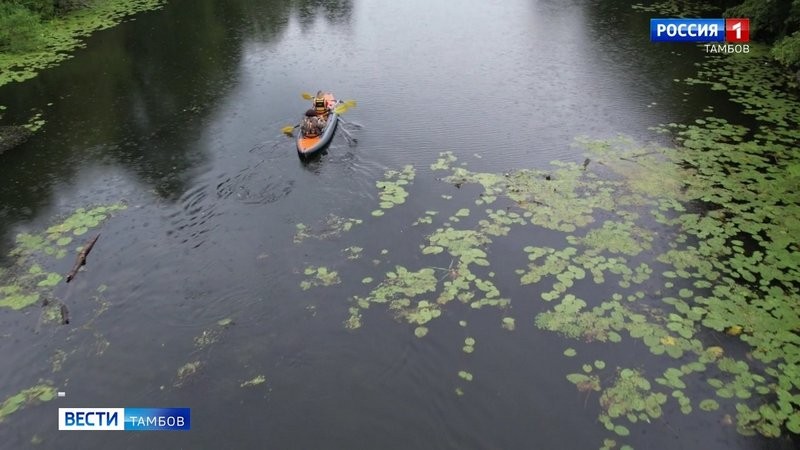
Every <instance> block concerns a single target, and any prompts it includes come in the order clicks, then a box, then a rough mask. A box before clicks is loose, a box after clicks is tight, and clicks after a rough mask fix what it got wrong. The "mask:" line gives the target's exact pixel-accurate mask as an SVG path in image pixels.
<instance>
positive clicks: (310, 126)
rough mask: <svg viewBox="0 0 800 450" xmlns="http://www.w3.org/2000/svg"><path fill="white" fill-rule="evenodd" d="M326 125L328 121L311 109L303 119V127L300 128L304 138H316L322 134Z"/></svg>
mask: <svg viewBox="0 0 800 450" xmlns="http://www.w3.org/2000/svg"><path fill="white" fill-rule="evenodd" d="M325 124H326V121H325V118H324V117H321V116H318V115H317V111H316V110H314V109H309V110H308V111H306V116H305V118H303V125H302V126H301V127H300V130H301V131H302V132H303V136H306V137H316V136H319V135H320V134H322V130H323V129H324V128H325Z"/></svg>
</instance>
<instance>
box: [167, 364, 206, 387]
mask: <svg viewBox="0 0 800 450" xmlns="http://www.w3.org/2000/svg"><path fill="white" fill-rule="evenodd" d="M202 366H203V363H202V362H200V361H192V362H188V363H186V364H184V365H182V366H181V367H180V368H178V373H177V376H176V378H175V383H173V385H174V386H175V387H181V386H183V385H184V384H186V382H187V381H188V380H189V378H191V377H192V376H194V375H195V374H197V372H198V371H199V370H200V368H201V367H202Z"/></svg>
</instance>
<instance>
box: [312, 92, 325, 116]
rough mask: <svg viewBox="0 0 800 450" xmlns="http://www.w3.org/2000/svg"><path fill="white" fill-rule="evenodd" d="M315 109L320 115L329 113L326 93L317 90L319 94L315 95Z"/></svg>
mask: <svg viewBox="0 0 800 450" xmlns="http://www.w3.org/2000/svg"><path fill="white" fill-rule="evenodd" d="M314 111H315V112H316V114H317V115H318V116H322V115H325V114H328V105H327V102H326V101H325V93H324V92H322V91H317V96H316V97H314Z"/></svg>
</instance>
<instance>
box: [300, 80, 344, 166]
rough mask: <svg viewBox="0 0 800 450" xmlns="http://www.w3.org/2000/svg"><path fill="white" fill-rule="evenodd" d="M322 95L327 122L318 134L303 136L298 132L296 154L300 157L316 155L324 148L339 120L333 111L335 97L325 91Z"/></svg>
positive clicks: (331, 137) (329, 141)
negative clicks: (326, 111) (326, 108)
mask: <svg viewBox="0 0 800 450" xmlns="http://www.w3.org/2000/svg"><path fill="white" fill-rule="evenodd" d="M324 97H325V102H326V103H327V106H328V111H329V112H328V114H327V115H326V116H325V119H326V121H327V123H326V124H325V128H324V129H323V130H322V133H321V134H320V135H319V136H314V137H305V136H303V133H302V132H300V133H298V135H297V156H299V157H300V158H303V159H306V158H310V157H312V156H315V155H317V154H318V153H320V152H321V151H322V150H324V149H325V147H327V146H328V144H330V143H331V139H333V133H334V132H335V131H336V125H337V123H338V122H339V116H338V115H337V114H336V112H335V111H334V107H336V99H335V98H334V97H333V94H331V93H326V94H325V95H324Z"/></svg>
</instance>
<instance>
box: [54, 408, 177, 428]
mask: <svg viewBox="0 0 800 450" xmlns="http://www.w3.org/2000/svg"><path fill="white" fill-rule="evenodd" d="M191 424H192V419H191V410H190V409H189V408H58V429H59V430H60V431H187V430H190V429H191Z"/></svg>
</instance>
